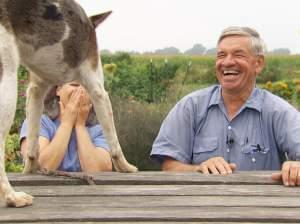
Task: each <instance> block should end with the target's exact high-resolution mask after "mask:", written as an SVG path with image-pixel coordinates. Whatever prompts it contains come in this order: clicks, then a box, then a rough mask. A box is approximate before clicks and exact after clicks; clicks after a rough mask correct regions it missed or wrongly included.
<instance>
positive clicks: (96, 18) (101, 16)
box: [90, 11, 112, 29]
mask: <svg viewBox="0 0 300 224" xmlns="http://www.w3.org/2000/svg"><path fill="white" fill-rule="evenodd" d="M111 13H112V11H108V12H104V13H101V14H98V15H94V16H91V17H90V20H91V21H92V23H93V26H94V28H95V29H96V28H97V26H98V25H99V24H100V23H102V22H103V21H104V20H105V19H106V18H107V17H108V16H109V15H110V14H111Z"/></svg>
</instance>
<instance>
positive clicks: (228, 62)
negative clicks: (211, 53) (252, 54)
mask: <svg viewBox="0 0 300 224" xmlns="http://www.w3.org/2000/svg"><path fill="white" fill-rule="evenodd" d="M234 64H235V60H234V57H233V56H232V55H230V54H229V55H226V57H225V58H224V59H223V61H222V65H224V66H231V65H234Z"/></svg>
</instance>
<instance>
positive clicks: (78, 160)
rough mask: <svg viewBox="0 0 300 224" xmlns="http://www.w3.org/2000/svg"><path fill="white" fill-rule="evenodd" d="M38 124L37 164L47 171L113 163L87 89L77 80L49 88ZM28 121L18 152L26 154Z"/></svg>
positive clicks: (106, 167)
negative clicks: (43, 113)
mask: <svg viewBox="0 0 300 224" xmlns="http://www.w3.org/2000/svg"><path fill="white" fill-rule="evenodd" d="M45 113H46V114H47V115H43V116H42V118H41V123H40V136H39V146H40V151H39V153H40V155H39V163H40V166H41V168H45V169H47V170H62V171H72V172H79V171H83V172H98V171H111V170H112V162H111V158H110V154H109V152H108V150H109V148H108V145H107V142H106V140H105V138H104V135H103V131H102V127H101V126H100V125H99V124H97V123H96V122H95V120H96V119H95V113H94V111H93V108H92V104H91V100H90V97H89V95H88V93H87V92H86V90H85V89H84V88H83V87H82V86H81V85H80V84H79V83H78V82H75V81H74V82H70V83H67V84H64V85H62V86H59V87H55V88H54V89H52V90H51V91H50V92H49V94H48V96H47V97H46V100H45ZM26 132H27V122H26V120H25V121H24V123H23V125H22V128H21V133H20V139H21V141H20V142H21V153H22V155H23V157H24V156H25V155H26V150H27V147H26Z"/></svg>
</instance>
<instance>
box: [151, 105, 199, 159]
mask: <svg viewBox="0 0 300 224" xmlns="http://www.w3.org/2000/svg"><path fill="white" fill-rule="evenodd" d="M193 127H194V112H193V105H192V101H190V100H189V99H183V100H181V101H180V102H179V103H177V104H176V105H175V107H174V108H173V109H172V110H171V111H170V113H169V114H168V116H167V117H166V119H165V120H164V121H163V123H162V125H161V128H160V131H159V133H158V136H157V137H156V139H155V141H154V143H153V146H152V151H151V154H150V158H151V159H154V160H157V161H158V162H160V163H161V162H163V159H164V158H165V157H166V156H167V157H171V158H173V159H176V160H178V161H180V162H183V163H191V159H192V146H193V142H194V136H195V134H194V128H193Z"/></svg>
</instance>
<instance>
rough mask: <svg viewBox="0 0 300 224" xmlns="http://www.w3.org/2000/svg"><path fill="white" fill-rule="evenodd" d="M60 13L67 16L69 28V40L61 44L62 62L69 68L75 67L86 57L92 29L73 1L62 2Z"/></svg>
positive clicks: (81, 10) (82, 12)
mask: <svg viewBox="0 0 300 224" xmlns="http://www.w3.org/2000/svg"><path fill="white" fill-rule="evenodd" d="M62 11H63V14H68V16H66V17H65V21H66V22H67V24H68V26H69V27H70V28H71V31H70V36H69V38H68V39H67V40H64V42H63V47H64V61H65V62H67V63H68V65H69V66H70V67H76V66H78V65H79V64H80V63H81V62H83V61H84V60H85V59H86V57H87V55H88V49H89V39H90V35H91V33H92V32H94V29H93V25H92V23H91V22H90V21H89V19H88V17H87V16H86V14H85V13H84V11H83V9H82V8H81V7H80V6H79V5H78V4H76V3H74V2H73V1H64V4H63V7H62Z"/></svg>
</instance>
